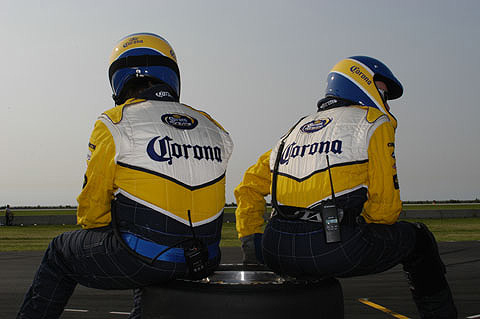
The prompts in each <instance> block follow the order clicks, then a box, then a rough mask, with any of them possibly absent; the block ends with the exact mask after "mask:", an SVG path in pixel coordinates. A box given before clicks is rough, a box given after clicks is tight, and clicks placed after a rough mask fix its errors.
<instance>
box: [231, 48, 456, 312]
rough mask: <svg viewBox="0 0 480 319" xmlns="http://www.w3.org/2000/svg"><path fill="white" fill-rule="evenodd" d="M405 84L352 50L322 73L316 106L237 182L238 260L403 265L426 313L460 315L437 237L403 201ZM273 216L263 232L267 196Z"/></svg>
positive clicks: (312, 273)
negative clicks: (400, 125) (394, 104)
mask: <svg viewBox="0 0 480 319" xmlns="http://www.w3.org/2000/svg"><path fill="white" fill-rule="evenodd" d="M402 94H403V87H402V85H401V84H400V82H399V81H398V80H397V78H396V77H395V76H394V75H393V73H392V72H391V71H390V70H389V68H388V67H387V66H386V65H385V64H383V63H382V62H380V61H378V60H376V59H374V58H371V57H366V56H354V57H350V58H348V59H344V60H342V61H340V62H339V63H338V64H336V65H335V66H334V67H333V69H332V70H331V71H330V73H329V74H328V79H327V89H326V95H325V98H323V99H321V100H320V101H319V102H318V104H317V105H318V111H317V112H316V113H314V114H312V115H309V116H306V117H304V118H302V119H300V120H299V121H298V122H297V123H296V124H295V125H294V126H293V127H292V128H291V129H290V130H289V131H288V132H287V133H286V134H285V135H284V136H283V137H282V139H281V140H280V141H279V142H278V143H277V144H276V145H275V146H274V148H273V149H272V150H271V151H268V152H266V153H265V154H263V155H262V156H261V157H260V158H259V160H258V162H257V163H256V164H255V165H253V166H251V167H250V168H249V169H248V170H247V171H246V173H245V175H244V178H243V181H242V182H241V183H240V185H238V187H237V188H236V189H235V196H236V200H237V204H238V208H237V210H236V218H237V230H238V234H239V237H240V240H241V241H242V248H243V251H244V262H246V263H252V262H254V263H255V262H261V259H262V258H263V260H264V262H265V264H266V265H267V266H269V267H270V268H272V269H273V270H274V271H275V272H277V273H279V274H286V275H290V276H296V277H317V278H318V277H320V278H321V277H326V276H327V277H328V276H332V277H333V276H334V277H352V276H360V275H366V274H374V273H379V272H383V271H385V270H387V269H390V268H392V267H394V266H395V265H397V264H399V263H401V264H403V267H404V270H405V272H406V273H407V274H408V278H409V280H410V284H411V291H412V295H413V299H414V301H415V303H416V305H417V308H418V311H419V313H420V315H421V317H422V318H456V317H457V311H456V308H455V305H454V303H453V299H452V295H451V292H450V289H449V286H448V283H447V281H446V278H445V266H444V264H443V263H442V261H441V259H440V256H439V253H438V248H437V243H436V241H435V238H434V236H433V235H432V233H431V232H430V231H429V230H428V229H427V227H426V226H425V225H423V224H420V223H408V222H398V216H399V214H400V212H401V209H402V202H401V200H400V189H399V183H398V177H397V167H396V159H395V129H396V127H397V120H396V119H395V117H394V116H393V115H392V113H391V112H390V106H389V104H388V100H393V99H397V98H399V97H400V96H402ZM268 194H271V196H272V205H273V206H274V209H273V213H272V218H271V220H270V221H269V222H268V224H267V225H266V228H265V232H264V234H263V236H262V234H261V233H262V225H263V223H264V221H263V218H262V215H263V212H264V207H265V199H264V197H265V196H266V195H268Z"/></svg>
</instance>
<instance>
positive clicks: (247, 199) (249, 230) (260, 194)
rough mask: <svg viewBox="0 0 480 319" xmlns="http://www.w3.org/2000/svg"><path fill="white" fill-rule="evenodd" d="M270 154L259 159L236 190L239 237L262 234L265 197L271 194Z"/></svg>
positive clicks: (236, 215)
mask: <svg viewBox="0 0 480 319" xmlns="http://www.w3.org/2000/svg"><path fill="white" fill-rule="evenodd" d="M270 152H271V151H268V152H266V153H265V154H263V155H262V156H260V158H259V159H258V161H257V163H256V164H255V165H253V166H251V167H250V168H248V169H247V171H246V172H245V174H244V176H243V180H242V182H241V183H240V184H239V185H238V186H237V187H236V188H235V190H234V194H235V198H236V200H237V210H236V211H235V217H236V225H237V232H238V237H239V238H240V237H244V236H248V235H251V234H255V233H262V232H263V231H262V226H263V224H264V220H263V214H264V213H265V204H266V201H265V196H267V195H268V194H270V186H271V179H272V177H271V173H270Z"/></svg>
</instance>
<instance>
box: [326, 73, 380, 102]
mask: <svg viewBox="0 0 480 319" xmlns="http://www.w3.org/2000/svg"><path fill="white" fill-rule="evenodd" d="M328 79H329V81H328V86H327V92H326V96H336V97H341V98H344V99H347V100H350V101H353V102H355V103H358V104H360V105H366V106H371V107H375V108H377V109H379V110H381V109H382V108H381V106H380V105H378V103H377V102H376V101H375V99H374V98H373V97H371V96H370V94H368V92H366V91H365V90H364V88H362V87H361V86H359V85H357V84H356V82H355V81H354V80H353V79H352V78H350V77H349V76H347V75H346V74H343V73H339V72H336V71H333V72H330V74H329V75H328Z"/></svg>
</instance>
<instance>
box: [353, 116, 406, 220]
mask: <svg viewBox="0 0 480 319" xmlns="http://www.w3.org/2000/svg"><path fill="white" fill-rule="evenodd" d="M401 210H402V201H401V200H400V188H399V185H398V177H397V167H396V160H395V131H394V129H393V126H392V124H391V123H390V122H385V123H383V124H381V125H380V126H379V127H378V128H377V129H376V130H375V132H374V133H373V135H372V137H371V139H370V144H369V147H368V200H367V201H366V202H365V205H364V210H363V213H362V215H363V217H364V218H365V220H366V221H367V222H368V223H379V224H393V223H395V222H396V221H397V219H398V216H399V215H400V212H401Z"/></svg>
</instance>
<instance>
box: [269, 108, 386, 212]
mask: <svg viewBox="0 0 480 319" xmlns="http://www.w3.org/2000/svg"><path fill="white" fill-rule="evenodd" d="M370 112H374V113H375V114H374V115H373V116H372V114H370V115H369V113H370ZM378 113H379V112H378ZM387 121H388V118H387V117H386V116H385V115H381V114H376V112H375V111H371V110H369V108H363V107H352V106H348V107H337V108H332V109H329V110H325V111H321V112H317V113H315V114H312V115H310V116H307V117H305V118H303V119H302V120H300V122H298V123H297V125H296V126H295V127H294V128H293V130H292V131H291V132H290V134H289V135H288V136H287V137H286V140H285V144H284V148H283V152H282V155H281V157H280V161H279V166H278V181H277V194H276V196H277V200H278V202H279V204H282V205H289V206H297V207H312V206H315V205H316V204H318V203H319V202H321V201H323V200H326V199H328V198H331V193H332V192H331V185H330V179H329V175H328V168H327V155H328V156H329V162H330V168H331V172H332V179H333V186H334V190H335V195H336V196H337V197H338V196H341V195H344V194H347V193H350V192H353V191H355V190H357V189H360V188H363V187H365V188H367V187H368V185H366V183H365V182H366V181H367V180H368V178H367V173H368V172H367V163H368V158H369V155H368V147H369V141H370V138H371V136H372V134H373V132H374V131H375V129H376V128H377V127H378V126H380V125H381V124H382V123H385V122H387ZM280 143H281V141H279V142H278V143H277V144H276V146H275V148H274V149H273V150H272V152H271V156H270V169H271V170H272V171H273V168H274V165H275V160H276V158H277V152H278V148H279V146H280Z"/></svg>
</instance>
